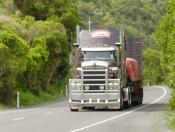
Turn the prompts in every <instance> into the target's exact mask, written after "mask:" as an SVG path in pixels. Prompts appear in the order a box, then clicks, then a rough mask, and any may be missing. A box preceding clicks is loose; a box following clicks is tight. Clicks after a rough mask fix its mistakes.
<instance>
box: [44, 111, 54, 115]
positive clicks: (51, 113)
mask: <svg viewBox="0 0 175 132" xmlns="http://www.w3.org/2000/svg"><path fill="white" fill-rule="evenodd" d="M53 114H54V112H49V113H46V114H45V115H53Z"/></svg>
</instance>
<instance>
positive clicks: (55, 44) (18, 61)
mask: <svg viewBox="0 0 175 132" xmlns="http://www.w3.org/2000/svg"><path fill="white" fill-rule="evenodd" d="M0 5H1V7H2V10H3V11H4V13H3V14H0V65H1V67H0V95H2V96H0V102H2V103H8V104H11V103H13V100H15V95H16V91H17V90H19V91H21V92H23V93H24V92H32V93H33V94H35V95H38V96H39V95H40V94H41V93H42V91H46V92H47V91H48V92H50V90H49V87H50V84H51V83H52V82H54V80H57V79H58V78H59V77H60V76H63V75H62V74H65V73H66V72H67V71H68V54H69V43H68V41H69V39H70V38H71V37H70V36H69V35H70V33H71V34H74V32H75V31H74V29H75V25H76V24H78V23H79V18H78V16H77V14H76V7H75V5H74V4H73V3H72V2H70V1H65V0H62V1H61V0H59V1H52V0H50V1H47V2H46V1H40V0H35V1H32V2H31V1H28V0H24V1H18V0H14V3H13V1H12V0H4V1H2V2H1V3H0ZM9 6H13V9H12V10H9V9H10V8H9ZM60 71H61V72H60ZM63 78H66V77H65V76H63ZM61 79H62V78H61ZM64 82H65V81H62V83H64ZM64 84H65V83H64ZM60 86H62V84H61V85H60ZM55 88H60V87H58V86H56V87H55ZM24 95H25V94H24ZM24 98H25V97H24ZM29 99H30V98H29Z"/></svg>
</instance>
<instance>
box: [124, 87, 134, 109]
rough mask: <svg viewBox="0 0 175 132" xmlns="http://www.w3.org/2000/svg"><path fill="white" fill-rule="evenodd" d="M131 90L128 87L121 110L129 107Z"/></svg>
mask: <svg viewBox="0 0 175 132" xmlns="http://www.w3.org/2000/svg"><path fill="white" fill-rule="evenodd" d="M131 96H132V95H131V89H130V87H128V100H127V101H124V102H123V108H125V109H127V108H130V107H131V104H132V99H131Z"/></svg>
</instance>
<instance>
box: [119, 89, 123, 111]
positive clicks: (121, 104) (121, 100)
mask: <svg viewBox="0 0 175 132" xmlns="http://www.w3.org/2000/svg"><path fill="white" fill-rule="evenodd" d="M119 110H120V111H121V110H123V91H121V92H120V108H119Z"/></svg>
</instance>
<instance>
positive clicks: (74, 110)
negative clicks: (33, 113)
mask: <svg viewBox="0 0 175 132" xmlns="http://www.w3.org/2000/svg"><path fill="white" fill-rule="evenodd" d="M78 110H79V109H78V108H72V107H71V105H70V111H71V112H77V111H78Z"/></svg>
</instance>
